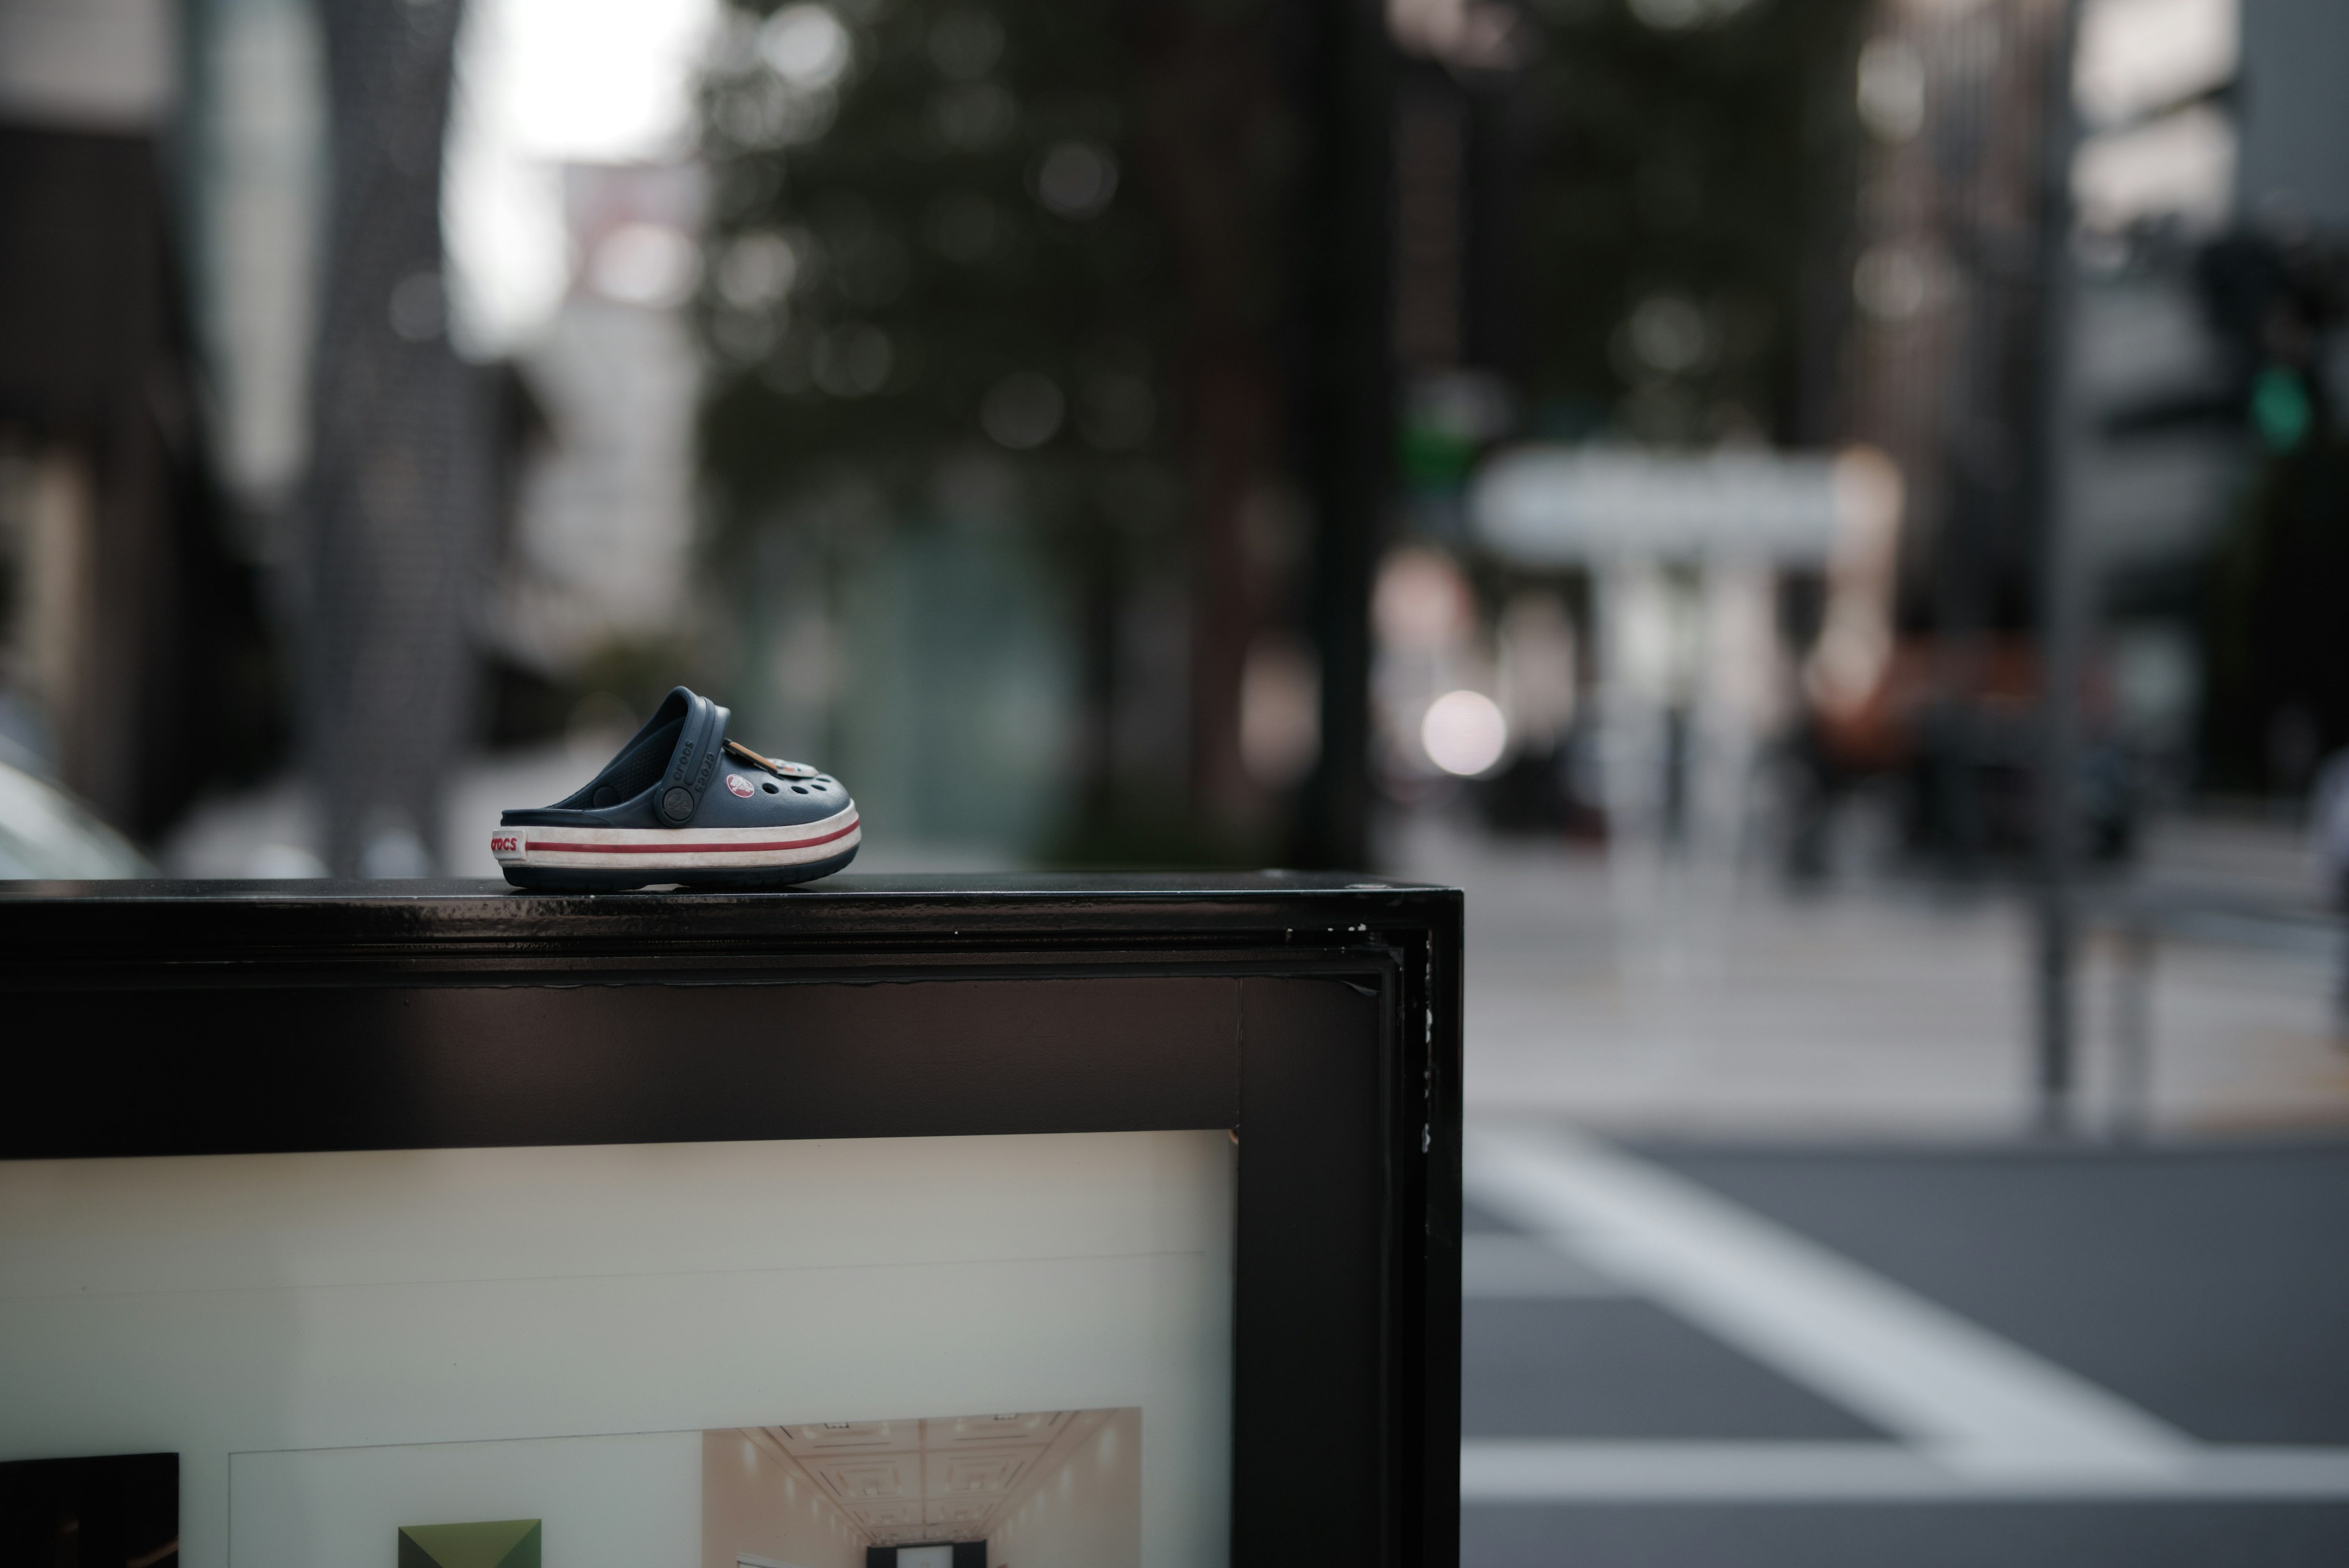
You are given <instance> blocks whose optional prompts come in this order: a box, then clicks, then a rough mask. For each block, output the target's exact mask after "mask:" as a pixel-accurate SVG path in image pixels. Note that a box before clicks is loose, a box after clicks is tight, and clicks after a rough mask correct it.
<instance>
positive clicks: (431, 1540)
mask: <svg viewBox="0 0 2349 1568" xmlns="http://www.w3.org/2000/svg"><path fill="white" fill-rule="evenodd" d="M399 1568H538V1521H537V1520H534V1519H491V1520H483V1521H481V1522H479V1523H476V1524H403V1525H401V1526H400V1527H399Z"/></svg>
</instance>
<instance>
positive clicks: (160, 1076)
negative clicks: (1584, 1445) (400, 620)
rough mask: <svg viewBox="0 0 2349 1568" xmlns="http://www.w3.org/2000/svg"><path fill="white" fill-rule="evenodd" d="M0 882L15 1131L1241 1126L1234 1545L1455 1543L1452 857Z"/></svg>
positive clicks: (699, 1135)
mask: <svg viewBox="0 0 2349 1568" xmlns="http://www.w3.org/2000/svg"><path fill="white" fill-rule="evenodd" d="M385 889H386V885H383V884H373V885H370V884H325V883H308V884H303V883H276V884H262V883H120V884H77V885H64V884H38V883H14V884H0V988H5V991H6V992H8V993H9V995H8V1002H7V1014H6V1015H7V1017H8V1020H9V1028H8V1032H7V1041H6V1044H5V1045H0V1083H5V1084H6V1085H8V1086H9V1092H8V1093H7V1094H6V1095H5V1096H0V1104H5V1105H7V1106H9V1107H10V1108H8V1109H5V1110H0V1158H61V1157H80V1156H98V1155H166V1154H206V1153H251V1152H269V1151H285V1150H297V1149H300V1150H318V1149H357V1148H386V1147H475V1146H512V1145H531V1144H580V1143H621V1142H626V1143H650V1142H693V1141H703V1140H719V1139H750V1138H803V1137H885V1136H887V1137H896V1136H918V1135H926V1134H928V1135H936V1134H988V1133H1038V1132H1075V1131H1129V1130H1143V1129H1160V1128H1201V1127H1230V1128H1232V1129H1234V1130H1235V1133H1236V1135H1237V1137H1238V1138H1239V1147H1240V1156H1239V1196H1238V1207H1239V1212H1238V1234H1237V1260H1236V1264H1237V1269H1236V1272H1237V1284H1236V1297H1237V1299H1236V1302H1235V1304H1234V1312H1235V1319H1234V1329H1235V1362H1236V1366H1235V1369H1234V1377H1235V1389H1234V1393H1235V1400H1234V1412H1233V1414H1234V1454H1233V1467H1234V1469H1233V1483H1234V1486H1233V1516H1232V1561H1233V1563H1234V1564H1235V1565H1236V1568H1259V1565H1261V1568H1272V1565H1274V1564H1282V1565H1286V1564H1288V1563H1300V1562H1309V1561H1334V1562H1350V1563H1363V1564H1380V1565H1382V1568H1402V1565H1404V1564H1417V1563H1428V1564H1436V1565H1439V1568H1441V1565H1448V1564H1451V1563H1455V1562H1456V1561H1457V1558H1458V1521H1459V1438H1460V1417H1459V1393H1460V1360H1459V1345H1460V1304H1459V1303H1460V1071H1459V1069H1460V936H1461V899H1460V895H1459V894H1458V893H1457V892H1454V891H1452V890H1449V889H1444V888H1427V887H1419V886H1410V885H1400V884H1384V883H1362V882H1352V883H1349V882H1346V881H1343V880H1342V879H1339V878H1332V877H1303V876H1293V877H1292V876H1283V875H1279V874H1264V875H1259V876H1253V877H1174V876H1153V877H1042V876H1040V877H1019V878H968V877H958V878H913V877H837V878H833V879H832V880H830V881H827V882H825V883H823V884H822V885H821V886H820V887H819V888H814V889H812V890H809V891H804V892H797V893H782V894H742V895H711V894H698V895H681V896H662V895H624V896H616V897H603V898H591V897H544V896H533V897H522V896H516V895H513V894H511V893H508V892H506V891H505V890H503V889H502V888H498V887H497V886H496V885H494V884H487V883H470V882H463V883H415V884H400V885H398V890H396V891H386V890H385Z"/></svg>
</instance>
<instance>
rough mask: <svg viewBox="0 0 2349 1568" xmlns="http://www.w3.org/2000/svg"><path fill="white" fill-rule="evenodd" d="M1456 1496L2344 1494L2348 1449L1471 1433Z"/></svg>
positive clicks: (1973, 1498) (1792, 1498)
mask: <svg viewBox="0 0 2349 1568" xmlns="http://www.w3.org/2000/svg"><path fill="white" fill-rule="evenodd" d="M1460 1498H1461V1501H1463V1502H1468V1503H1510V1502H1516V1503H1539V1502H1580V1503H1594V1502H1667V1503H1735V1502H1812V1503H1872V1502H2053V1501H2064V1502H2099V1501H2121V1502H2126V1501H2192V1500H2197V1499H2199V1500H2206V1501H2225V1500H2234V1501H2349V1449H2286V1448H2237V1447H2223V1448H2222V1447H2209V1448H2200V1449H2195V1450H2193V1451H2191V1452H2190V1453H2189V1455H2188V1456H2187V1458H2186V1459H2185V1460H2184V1461H2183V1462H2182V1463H2180V1464H2178V1465H2175V1466H2173V1467H2171V1468H2169V1469H2166V1470H2164V1471H2161V1472H2159V1473H2155V1472H2153V1471H2149V1470H2142V1469H2139V1470H2131V1469H2116V1468H2114V1467H2111V1466H2108V1465H2102V1464H2091V1465H2088V1466H2085V1467H2075V1466H2069V1465H2065V1464H2063V1463H2061V1462H2053V1461H2051V1462H2048V1463H2045V1464H2043V1465H2041V1466H2040V1467H2038V1468H2036V1469H2028V1470H2019V1469H2018V1470H2006V1471H2002V1472H1996V1473H1989V1472H1983V1471H1978V1470H1970V1469H1963V1468H1961V1467H1958V1466H1953V1465H1950V1464H1946V1463H1943V1462H1942V1461H1940V1459H1936V1458H1935V1457H1934V1456H1933V1455H1932V1454H1931V1453H1930V1452H1929V1451H1926V1450H1923V1449H1912V1448H1906V1447H1903V1446H1902V1445H1900V1444H1898V1443H1795V1442H1786V1443H1768V1442H1763V1443H1752V1442H1741V1443H1702V1442H1587V1441H1579V1440H1554V1439H1544V1438H1535V1439H1530V1440H1527V1439H1517V1438H1511V1439H1499V1440H1495V1439H1486V1438H1476V1439H1472V1440H1470V1441H1468V1442H1465V1443H1463V1444H1462V1445H1461V1448H1460Z"/></svg>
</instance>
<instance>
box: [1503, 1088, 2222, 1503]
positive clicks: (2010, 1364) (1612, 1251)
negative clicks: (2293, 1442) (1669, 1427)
mask: <svg viewBox="0 0 2349 1568" xmlns="http://www.w3.org/2000/svg"><path fill="white" fill-rule="evenodd" d="M1467 1155H1468V1165H1467V1178H1468V1189H1469V1191H1470V1193H1471V1195H1472V1196H1473V1197H1474V1198H1475V1200H1476V1201H1477V1202H1478V1203H1479V1204H1481V1205H1483V1206H1485V1207H1486V1208H1488V1209H1490V1210H1494V1211H1495V1212H1496V1213H1498V1214H1499V1215H1501V1216H1502V1217H1503V1218H1505V1219H1507V1220H1512V1221H1514V1222H1515V1223H1517V1224H1519V1225H1522V1226H1524V1227H1525V1228H1526V1230H1527V1231H1531V1232H1533V1233H1534V1234H1535V1235H1537V1236H1541V1237H1546V1238H1556V1239H1557V1241H1559V1242H1560V1243H1561V1244H1562V1245H1564V1246H1565V1247H1567V1248H1568V1250H1569V1251H1571V1252H1572V1253H1573V1254H1574V1255H1576V1256H1578V1257H1581V1258H1583V1259H1585V1260H1586V1261H1587V1262H1589V1263H1590V1264H1592V1265H1594V1266H1596V1267H1598V1268H1599V1269H1600V1270H1602V1271H1603V1272H1607V1273H1609V1274H1611V1275H1613V1276H1614V1277H1615V1278H1616V1279H1618V1280H1619V1281H1620V1282H1623V1283H1624V1284H1626V1285H1627V1286H1630V1287H1631V1288H1633V1289H1635V1290H1637V1291H1639V1292H1640V1293H1642V1294H1644V1295H1647V1296H1650V1297H1652V1298H1653V1299H1655V1300H1656V1301H1658V1302H1660V1303H1662V1304H1664V1305H1665V1306H1668V1307H1670V1308H1671V1310H1672V1311H1673V1312H1675V1313H1677V1314H1680V1315H1681V1316H1682V1317H1685V1318H1687V1319H1688V1320H1689V1321H1691V1322H1692V1323H1694V1324H1698V1325H1699V1326H1701V1327H1702V1328H1704V1329H1706V1330H1707V1331H1709V1332H1710V1333H1712V1334H1714V1335H1716V1336H1717V1337H1719V1338H1720V1339H1722V1340H1723V1341H1725V1342H1727V1343H1728V1344H1730V1345H1734V1346H1736V1347H1738V1348H1739V1349H1741V1350H1744V1352H1746V1353H1747V1354H1748V1355H1753V1356H1754V1358H1755V1359H1757V1360H1759V1361H1761V1362H1763V1363H1764V1364H1765V1365H1767V1366H1773V1367H1775V1368H1776V1369H1778V1370H1779V1371H1780V1372H1782V1373H1784V1374H1785V1375H1786V1376H1790V1377H1792V1378H1794V1379H1795V1380H1796V1381H1798V1382H1800V1383H1802V1384H1804V1385H1806V1386H1808V1387H1811V1388H1813V1389H1816V1390H1817V1391H1818V1392H1819V1393H1821V1394H1822V1395H1824V1396H1826V1397H1828V1398H1830V1399H1833V1400H1835V1401H1836V1402H1837V1403H1839V1404H1841V1405H1843V1406H1844V1407H1847V1409H1850V1410H1851V1411H1853V1412H1855V1413H1856V1414H1857V1415H1858V1416H1860V1417H1863V1418H1864V1419H1866V1420H1868V1421H1869V1422H1871V1423H1873V1424H1874V1425H1876V1426H1878V1427H1879V1428H1883V1429H1884V1430H1886V1431H1888V1432H1890V1433H1892V1434H1894V1435H1895V1436H1896V1437H1898V1438H1901V1439H1903V1441H1904V1442H1905V1443H1906V1444H1907V1445H1909V1447H1910V1448H1911V1449H1914V1450H1915V1451H1916V1453H1917V1454H1918V1455H1919V1456H1920V1462H1927V1463H1930V1467H1931V1469H1932V1470H1933V1471H1934V1473H1937V1474H1940V1473H1948V1474H1954V1475H1958V1476H1961V1477H1967V1478H1971V1480H1973V1481H1974V1482H1975V1483H1976V1484H1980V1485H1999V1484H2011V1485H2017V1486H2021V1485H2026V1484H2031V1478H2034V1477H2044V1476H2052V1475H2054V1474H2058V1473H2060V1474H2061V1475H2063V1476H2064V1477H2066V1478H2069V1480H2067V1482H2066V1484H2067V1485H2073V1486H2075V1485H2078V1484H2085V1483H2086V1482H2088V1481H2091V1480H2095V1481H2097V1482H2099V1483H2101V1484H2108V1485H2111V1486H2115V1487H2142V1486H2146V1485H2150V1484H2152V1483H2155V1482H2157V1481H2159V1480H2164V1479H2165V1478H2168V1479H2173V1480H2180V1481H2183V1480H2184V1479H2185V1478H2187V1477H2188V1476H2189V1475H2190V1474H2193V1473H2199V1469H2198V1467H2199V1466H2200V1465H2201V1463H2202V1462H2203V1456H2201V1455H2200V1454H2199V1453H2198V1452H2197V1445H2196V1444H2195V1443H2194V1442H2193V1440H2192V1439H2191V1438H2189V1437H2188V1436H2187V1435H2186V1434H2185V1433H2183V1432H2180V1431H2178V1429H2177V1428H2173V1427H2170V1426H2168V1424H2166V1423H2164V1422H2162V1421H2160V1420H2158V1419H2156V1418H2155V1417H2152V1416H2150V1415H2148V1414H2147V1413H2146V1412H2145V1411H2143V1410H2140V1409H2138V1408H2137V1407H2136V1406H2134V1405H2131V1404H2129V1403H2127V1401H2125V1400H2123V1399H2120V1398H2118V1397H2116V1396H2114V1395H2113V1394H2111V1393H2109V1392H2107V1391H2106V1390H2105V1389H2103V1388H2100V1387H2098V1386H2095V1384H2093V1383H2091V1382H2089V1381H2088V1380H2087V1379H2085V1378H2084V1377H2081V1376H2078V1375H2077V1374H2075V1373H2073V1372H2070V1371H2068V1370H2066V1369H2065V1368H2064V1367H2061V1366H2056V1365H2055V1364H2054V1363H2053V1362H2051V1361H2048V1360H2046V1359H2044V1357H2041V1356H2038V1355H2033V1354H2032V1353H2031V1352H2030V1351H2027V1350H2025V1349H2023V1347H2022V1346H2020V1345H2014V1344H2013V1343H2011V1342H2009V1341H2007V1340H2004V1339H2002V1338H2000V1337H1999V1336H1997V1335H1996V1334H1991V1333H1989V1332H1988V1331H1986V1330H1984V1329H1982V1328H1981V1327H1979V1326H1977V1325H1976V1324H1972V1323H1970V1322H1968V1321H1967V1320H1966V1319H1964V1318H1962V1317H1960V1316H1959V1315H1957V1314H1955V1313H1952V1312H1951V1311H1949V1310H1948V1309H1947V1308H1944V1307H1942V1306H1940V1305H1939V1304H1937V1303H1933V1302H1931V1301H1929V1300H1927V1299H1926V1298H1924V1297H1923V1296H1920V1295H1918V1294H1917V1293H1914V1292H1912V1291H1909V1290H1907V1289H1904V1288H1903V1287H1901V1286H1899V1285H1897V1284H1895V1283H1893V1282H1891V1281H1889V1280H1887V1279H1885V1278H1883V1277H1882V1276H1880V1275H1878V1274H1876V1273H1873V1272H1869V1271H1868V1270H1867V1269H1864V1268H1862V1267H1860V1266H1859V1265H1858V1264H1857V1263H1854V1262H1851V1261H1850V1260H1849V1259H1847V1258H1844V1257H1842V1256H1840V1255H1838V1254H1837V1253H1836V1252H1833V1251H1829V1250H1828V1249H1826V1248H1825V1247H1822V1246H1820V1245H1819V1244H1818V1243H1816V1242H1815V1241H1810V1240H1809V1239H1808V1238H1806V1237H1804V1236H1800V1235H1797V1234H1796V1233H1795V1232H1794V1231H1789V1230H1787V1229H1785V1227H1783V1226H1780V1225H1777V1224H1775V1223H1773V1222H1772V1221H1770V1220H1765V1219H1764V1218H1762V1217H1761V1216H1759V1215H1757V1214H1754V1213H1752V1212H1750V1211H1748V1210H1744V1209H1741V1208H1739V1207H1738V1206H1736V1205H1735V1204H1733V1203H1730V1202H1728V1201H1726V1200H1724V1199H1721V1198H1719V1197H1716V1196H1715V1195H1713V1193H1711V1192H1708V1191H1706V1190H1705V1189H1702V1188H1701V1187H1698V1186H1697V1185H1696V1184H1694V1183H1692V1182H1690V1181H1686V1180H1683V1179H1681V1178H1679V1177H1676V1176H1673V1175H1672V1174H1671V1173H1670V1172H1668V1171H1665V1170H1662V1169H1660V1168H1657V1167H1655V1166H1653V1165H1651V1164H1649V1163H1647V1162H1646V1161H1643V1160H1639V1159H1635V1158H1630V1156H1627V1155H1622V1154H1619V1153H1616V1152H1615V1151H1613V1150H1611V1149H1608V1148H1605V1147H1600V1146H1599V1145H1598V1144H1596V1143H1593V1142H1591V1141H1589V1140H1588V1139H1584V1138H1580V1137H1574V1136H1572V1135H1569V1134H1567V1133H1564V1132H1560V1131H1544V1132H1531V1131H1523V1130H1516V1129H1502V1128H1482V1129H1478V1131H1477V1132H1476V1133H1475V1135H1474V1136H1472V1137H1471V1139H1470V1141H1469V1144H1468V1149H1467ZM1675 1446H1676V1447H1682V1448H1687V1447H1692V1446H1689V1445H1675ZM1608 1447H1609V1449H1610V1450H1611V1449H1613V1448H1615V1447H1616V1446H1615V1445H1609V1446H1608ZM1768 1447H1769V1448H1771V1449H1776V1448H1777V1447H1778V1446H1777V1445H1768ZM1790 1447H1796V1448H1800V1447H1806V1446H1802V1445H1792V1446H1790ZM1577 1451H1580V1450H1577ZM1740 1451H1741V1452H1742V1451H1743V1449H1741V1450H1740ZM1812 1451H1816V1449H1813V1450H1812ZM1836 1451H1837V1452H1841V1451H1842V1450H1841V1449H1837V1450H1836ZM1899 1452H1900V1449H1897V1448H1896V1449H1888V1450H1887V1453H1888V1455H1894V1454H1899ZM1786 1462H1788V1463H1795V1464H1800V1463H1809V1462H1812V1461H1806V1460H1796V1459H1791V1458H1790V1459H1788V1460H1787V1461H1786ZM1893 1462H1895V1461H1894V1460H1893V1459H1890V1458H1889V1457H1888V1458H1887V1459H1882V1460H1880V1461H1879V1460H1878V1459H1867V1460H1865V1461H1863V1464H1864V1465H1865V1466H1876V1465H1878V1464H1891V1463H1893ZM1901 1462H1905V1461H1901Z"/></svg>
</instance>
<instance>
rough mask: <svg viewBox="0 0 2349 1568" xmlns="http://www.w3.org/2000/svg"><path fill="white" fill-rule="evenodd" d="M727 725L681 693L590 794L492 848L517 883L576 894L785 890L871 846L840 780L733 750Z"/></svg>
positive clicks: (501, 829) (499, 837)
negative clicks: (677, 888) (666, 886)
mask: <svg viewBox="0 0 2349 1568" xmlns="http://www.w3.org/2000/svg"><path fill="white" fill-rule="evenodd" d="M727 718H728V714H727V711H726V710H725V709H723V708H720V707H719V706H718V704H717V703H715V702H712V701H709V700H708V699H707V698H702V697H697V696H695V695H694V694H693V693H692V692H690V691H687V690H686V689H685V688H684V687H682V686H680V687H678V689H677V690H676V691H671V692H670V693H669V694H668V696H667V698H666V699H664V700H663V701H662V702H661V705H660V707H659V708H658V709H657V711H655V712H654V714H653V716H652V717H651V718H650V719H648V720H647V721H646V722H645V727H644V728H643V729H641V730H638V731H637V732H636V738H635V739H634V740H632V741H630V742H628V743H627V744H626V745H625V746H622V747H621V748H620V754H619V755H618V756H616V757H614V758H613V759H612V760H611V762H610V763H607V764H606V765H605V769H604V771H603V772H602V773H600V774H596V775H595V778H593V779H592V780H590V781H589V782H588V784H587V786H586V787H585V789H582V790H581V791H579V793H578V794H574V795H571V796H569V797H568V798H567V799H564V800H559V801H557V802H555V803H554V805H550V806H545V807H542V808H541V809H539V810H536V811H509V812H506V813H504V814H503V815H502V816H501V817H500V818H499V826H498V830H497V832H496V833H495V834H494V835H492V837H491V839H490V848H491V851H492V853H494V854H495V855H496V856H497V857H498V864H499V865H500V866H502V867H504V868H505V874H506V880H507V881H509V882H511V883H512V884H513V885H514V886H515V887H517V888H549V889H555V890H560V891H567V892H616V891H619V890H621V889H623V888H643V887H647V886H650V885H653V884H656V883H671V882H674V883H682V884H685V885H687V886H689V887H697V888H701V887H713V888H719V887H722V888H781V887H787V886H789V885H790V884H792V883H793V882H810V881H813V880H814V879H815V878H816V877H829V876H830V875H832V873H833V872H834V871H837V870H839V869H840V868H841V867H843V866H845V865H847V864H848V863H849V862H850V861H851V860H854V859H855V858H856V846H857V845H858V843H859V842H861V841H862V838H863V835H862V833H861V832H860V831H859V830H858V827H857V825H856V803H855V802H854V801H853V800H851V799H849V798H848V792H847V791H846V790H844V789H843V788H842V787H841V786H840V781H839V780H837V779H835V778H833V777H832V776H831V775H830V774H820V773H818V772H816V771H815V770H814V769H813V768H812V767H809V766H808V765H807V764H806V763H781V762H776V761H774V760H773V759H771V758H769V757H762V756H761V755H760V754H759V753H756V752H754V751H752V750H750V748H749V747H748V746H745V745H742V744H741V743H740V742H735V741H730V740H728V739H727V738H726V721H727Z"/></svg>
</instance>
